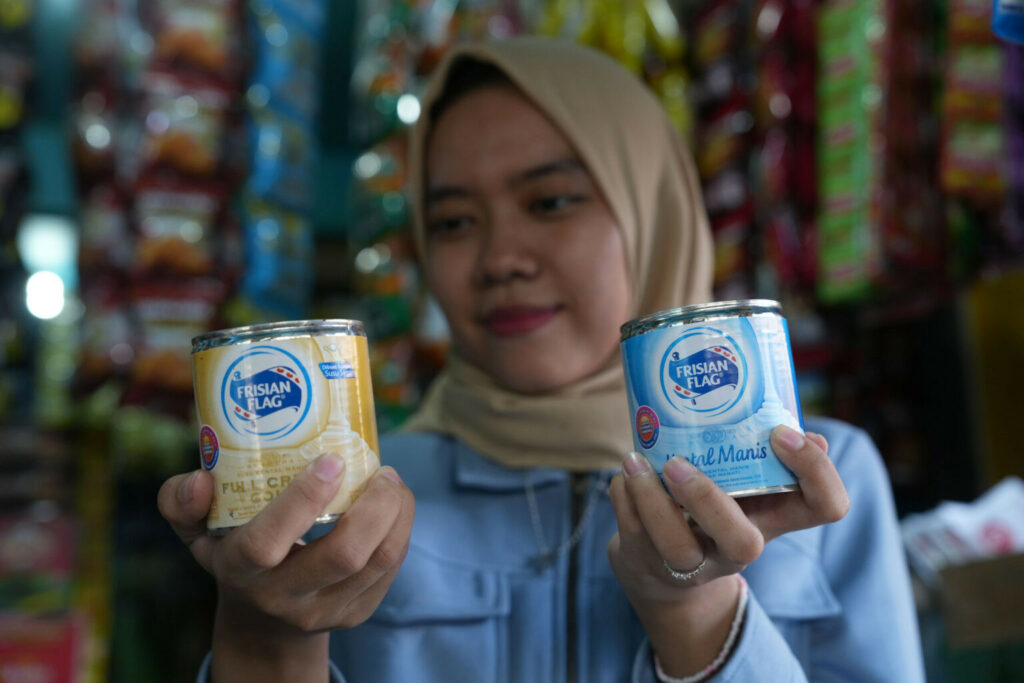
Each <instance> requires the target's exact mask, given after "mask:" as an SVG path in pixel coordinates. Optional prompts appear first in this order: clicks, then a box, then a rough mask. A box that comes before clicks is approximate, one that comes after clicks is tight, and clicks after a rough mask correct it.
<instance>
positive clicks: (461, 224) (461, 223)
mask: <svg viewBox="0 0 1024 683" xmlns="http://www.w3.org/2000/svg"><path fill="white" fill-rule="evenodd" d="M472 225H473V219H472V218H471V217H469V216H443V217H439V218H435V219H433V220H430V221H428V222H427V234H428V235H430V236H431V237H453V236H456V235H458V234H460V233H462V232H464V231H465V230H467V229H468V228H470V227H471V226H472Z"/></svg>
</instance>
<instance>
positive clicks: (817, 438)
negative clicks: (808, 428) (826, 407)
mask: <svg viewBox="0 0 1024 683" xmlns="http://www.w3.org/2000/svg"><path fill="white" fill-rule="evenodd" d="M804 436H806V437H807V438H808V439H810V440H811V441H813V442H814V443H815V444H817V446H818V448H820V449H821V450H823V451H824V452H825V453H828V441H826V440H825V437H824V436H822V435H821V434H816V433H815V432H805V433H804Z"/></svg>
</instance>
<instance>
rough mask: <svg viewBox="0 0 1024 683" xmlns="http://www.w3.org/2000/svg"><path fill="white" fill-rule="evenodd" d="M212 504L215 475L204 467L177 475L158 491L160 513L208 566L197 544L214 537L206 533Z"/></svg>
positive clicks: (202, 562) (204, 543)
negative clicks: (213, 476) (207, 517)
mask: <svg viewBox="0 0 1024 683" xmlns="http://www.w3.org/2000/svg"><path fill="white" fill-rule="evenodd" d="M212 503H213V478H212V477H211V476H210V473H209V472H205V471H203V470H194V471H192V472H189V473H187V474H178V475H175V476H173V477H171V478H170V479H168V480H167V481H165V482H164V483H163V486H161V487H160V491H159V493H157V508H158V509H159V510H160V514H161V515H163V518H164V519H166V520H167V521H168V522H169V523H170V525H171V528H172V529H173V530H174V533H175V534H177V535H178V538H180V539H181V541H182V543H184V544H185V545H186V546H188V547H189V549H190V550H191V551H192V552H193V554H195V555H196V559H198V560H199V562H200V564H202V565H203V566H204V567H205V566H207V565H206V563H205V562H204V558H202V557H200V556H199V551H200V548H198V547H196V546H197V545H206V543H207V542H208V541H210V540H211V539H209V537H208V536H207V535H206V516H207V515H208V514H209V512H210V505H211V504H212Z"/></svg>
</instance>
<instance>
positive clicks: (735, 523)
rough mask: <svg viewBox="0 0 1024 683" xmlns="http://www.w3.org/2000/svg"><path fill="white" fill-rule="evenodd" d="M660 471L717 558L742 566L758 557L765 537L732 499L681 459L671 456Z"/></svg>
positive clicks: (666, 483) (666, 484)
mask: <svg viewBox="0 0 1024 683" xmlns="http://www.w3.org/2000/svg"><path fill="white" fill-rule="evenodd" d="M662 474H663V475H664V477H665V486H666V487H667V488H668V490H669V491H670V492H671V493H672V496H673V497H674V498H675V499H676V500H677V501H679V503H680V504H681V505H682V506H683V507H685V508H686V510H687V512H689V513H690V515H691V516H692V517H693V519H694V521H696V522H697V524H698V525H699V526H700V529H701V531H703V532H704V533H705V534H707V535H708V537H709V538H710V539H711V540H712V541H714V544H715V547H716V548H717V554H718V557H719V558H720V559H724V560H726V561H728V562H730V563H732V564H734V565H739V566H743V567H745V566H746V565H748V564H750V563H751V562H753V561H754V560H756V559H757V558H758V557H760V556H761V551H762V550H764V537H763V536H762V535H761V531H760V530H759V529H758V528H757V527H756V526H755V525H754V524H753V523H752V522H751V521H750V520H749V519H747V516H746V515H745V514H744V513H743V509H742V508H740V506H739V504H738V503H737V502H736V499H735V498H733V497H732V496H730V495H729V494H728V493H726V492H725V491H723V490H722V488H721V487H719V486H718V485H717V484H715V482H713V481H711V479H709V478H708V477H707V476H706V475H705V474H704V473H703V472H701V471H700V470H698V469H697V468H696V467H694V466H693V465H692V464H691V463H689V462H687V461H686V459H684V458H680V457H674V458H672V459H670V460H669V461H668V462H667V463H665V469H664V470H663V472H662Z"/></svg>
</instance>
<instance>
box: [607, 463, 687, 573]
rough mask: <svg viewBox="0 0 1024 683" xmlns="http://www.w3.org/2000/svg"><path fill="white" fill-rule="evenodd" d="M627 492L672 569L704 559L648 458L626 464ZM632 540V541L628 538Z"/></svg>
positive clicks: (682, 514)
mask: <svg viewBox="0 0 1024 683" xmlns="http://www.w3.org/2000/svg"><path fill="white" fill-rule="evenodd" d="M623 470H624V471H625V472H626V475H627V476H626V491H627V492H628V493H629V497H630V498H631V499H632V501H633V505H634V506H636V511H637V514H638V516H639V517H640V520H641V522H642V523H643V528H644V530H645V531H646V534H647V536H648V537H649V538H650V542H651V544H652V545H653V546H654V549H655V551H656V552H657V553H658V555H659V556H660V557H661V558H662V559H663V560H665V561H666V562H668V563H669V565H670V566H672V567H677V568H692V567H696V566H697V565H698V564H700V562H701V560H703V559H704V551H703V549H702V548H701V546H700V542H699V541H698V540H697V538H696V536H694V534H693V531H691V529H690V525H689V522H687V520H686V514H685V513H684V512H683V510H682V508H680V507H679V505H678V504H677V503H676V501H674V500H672V498H671V497H670V496H669V495H668V493H666V492H665V489H664V487H663V486H662V484H661V480H660V479H659V478H658V476H657V475H656V474H655V473H654V470H653V469H652V468H651V466H650V463H648V462H647V459H646V458H644V457H643V456H640V455H638V454H635V453H634V454H632V455H631V456H630V457H629V458H627V459H626V461H625V462H624V463H623ZM624 540H629V539H624Z"/></svg>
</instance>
